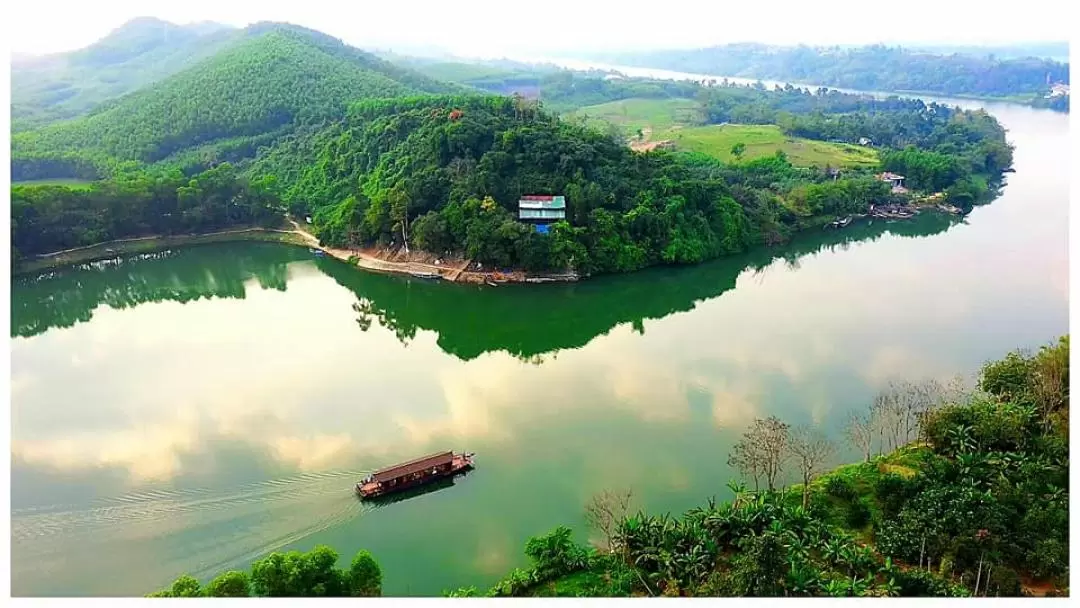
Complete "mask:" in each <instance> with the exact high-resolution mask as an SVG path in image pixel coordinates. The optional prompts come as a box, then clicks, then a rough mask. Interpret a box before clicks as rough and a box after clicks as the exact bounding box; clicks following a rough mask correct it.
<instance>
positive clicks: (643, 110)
mask: <svg viewBox="0 0 1080 608" xmlns="http://www.w3.org/2000/svg"><path fill="white" fill-rule="evenodd" d="M567 116H582V117H585V119H586V121H587V122H599V121H603V122H609V123H612V124H616V125H619V126H620V127H623V128H624V129H626V131H627V134H628V135H634V134H636V132H637V130H638V129H642V130H645V129H652V130H653V131H656V130H660V129H671V128H673V127H679V126H689V125H700V124H704V123H705V119H704V116H703V114H702V112H701V104H699V103H698V102H696V101H694V100H693V99H642V98H636V97H635V98H632V99H622V100H619V101H611V102H608V103H601V104H597V105H595V106H585V107H584V108H581V109H579V110H575V111H573V112H569V113H567Z"/></svg>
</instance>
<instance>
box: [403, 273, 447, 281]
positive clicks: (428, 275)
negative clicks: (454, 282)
mask: <svg viewBox="0 0 1080 608" xmlns="http://www.w3.org/2000/svg"><path fill="white" fill-rule="evenodd" d="M409 274H410V275H411V276H413V277H415V278H417V279H441V278H442V275H441V274H439V273H437V272H410V273H409Z"/></svg>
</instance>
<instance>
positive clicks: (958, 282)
mask: <svg viewBox="0 0 1080 608" xmlns="http://www.w3.org/2000/svg"><path fill="white" fill-rule="evenodd" d="M960 103H962V104H963V105H965V106H969V107H970V106H972V105H975V104H974V103H973V102H960ZM981 105H984V106H985V107H987V108H988V109H989V110H990V111H991V112H993V113H994V114H995V115H996V116H997V117H998V118H999V120H1001V121H1002V123H1003V124H1004V125H1005V126H1006V127H1007V128H1008V129H1009V137H1010V139H1011V140H1012V141H1013V142H1014V143H1015V144H1016V161H1015V168H1016V173H1014V174H1011V175H1009V176H1008V184H1007V186H1006V187H1005V188H1004V191H1003V195H1002V196H1001V197H1000V198H998V199H997V200H995V201H994V202H992V203H991V204H989V205H986V206H983V207H979V208H977V209H976V210H975V211H974V212H972V213H971V214H970V215H969V216H968V217H967V218H965V219H964V220H963V221H957V220H956V219H954V218H951V217H945V216H923V217H919V218H917V219H916V220H914V221H912V222H906V223H905V222H900V223H889V224H885V223H881V222H877V223H874V224H866V223H863V224H856V225H853V226H851V227H849V228H848V229H846V230H842V231H837V232H824V231H822V232H818V231H811V232H809V233H807V234H804V235H802V236H800V237H799V238H797V239H796V240H795V241H794V242H792V243H791V244H789V245H788V246H786V247H784V248H780V249H773V250H767V251H756V252H753V253H751V254H748V255H745V256H739V257H734V258H729V259H724V260H719V261H715V262H712V263H708V264H703V265H700V266H696V267H690V268H679V269H654V270H649V271H646V272H642V273H638V274H634V275H629V276H617V277H604V278H598V279H595V280H591V281H587V282H583V283H580V284H576V285H551V286H548V285H542V286H501V287H498V288H489V287H471V286H460V285H452V284H447V285H443V284H432V283H426V282H423V281H417V280H413V279H405V278H398V277H388V276H380V275H374V274H366V273H364V272H360V271H357V270H354V269H351V268H349V267H347V266H346V265H345V264H343V263H341V262H338V261H336V260H330V259H321V258H313V257H312V256H311V255H310V254H309V253H308V252H307V251H306V250H305V249H300V248H292V247H288V246H284V245H273V244H254V243H249V244H228V245H213V246H205V247H196V248H190V249H184V250H177V251H171V252H166V253H163V254H158V255H153V256H142V257H137V258H130V259H124V260H119V261H113V262H109V263H100V264H94V265H90V266H86V267H82V268H77V269H68V270H64V271H59V272H54V273H49V274H45V275H42V276H39V277H33V278H21V279H19V280H16V281H14V282H13V285H12V290H13V292H12V376H11V386H12V471H11V473H12V476H11V480H12V495H11V496H12V505H11V506H12V520H11V540H12V552H11V555H12V570H11V573H12V591H13V593H14V594H15V595H141V594H144V593H147V592H149V591H153V590H155V589H157V588H159V587H162V586H165V585H167V584H169V583H170V582H171V581H172V580H173V579H174V578H175V577H176V576H178V575H180V574H182V573H185V572H186V573H190V574H193V575H195V576H197V577H200V578H203V579H205V578H208V577H210V576H211V575H213V574H214V573H217V572H220V571H223V570H225V569H229V568H244V567H247V566H248V565H249V564H250V563H251V561H252V560H254V559H257V558H258V557H260V556H262V555H265V554H266V553H268V552H270V551H273V550H289V549H301V550H307V549H309V548H311V547H312V546H314V545H315V544H319V543H325V544H329V545H331V546H332V547H334V548H335V549H337V550H338V551H339V552H341V553H342V556H343V558H342V559H343V563H344V562H345V561H346V560H347V559H349V558H351V556H352V554H353V553H354V552H356V551H357V550H359V549H361V548H364V549H368V550H370V551H372V552H373V553H374V554H375V556H376V558H377V559H378V560H379V562H380V563H381V565H382V567H383V572H384V592H385V593H386V594H387V595H437V594H439V593H440V592H441V591H442V590H444V589H448V588H452V587H456V586H463V585H477V586H486V585H490V584H491V583H492V582H494V581H495V580H496V579H497V578H499V577H500V576H502V575H504V574H505V573H507V572H508V571H509V570H510V569H511V568H513V567H515V566H519V565H524V564H525V562H526V558H525V557H524V555H523V545H524V542H525V540H526V539H527V538H528V537H530V536H532V535H536V534H540V533H544V532H547V531H549V530H551V529H552V528H553V527H555V526H557V525H560V524H567V525H570V526H572V527H574V528H575V531H576V532H577V534H578V537H579V540H584V539H585V538H587V534H586V531H585V526H584V522H583V516H582V506H583V504H584V502H585V501H586V500H587V499H588V497H589V496H590V495H592V494H593V493H595V492H597V491H599V490H602V489H605V488H617V487H631V488H633V490H634V493H635V497H636V505H637V506H639V507H644V508H647V509H650V510H655V511H661V510H671V511H673V512H681V511H683V510H685V509H687V508H690V507H693V506H697V505H699V504H702V503H703V502H704V501H705V500H706V498H708V497H709V496H714V495H715V496H716V497H718V498H720V499H724V498H726V497H727V490H726V488H725V487H724V484H725V482H726V481H727V480H728V479H729V478H730V477H732V471H730V470H729V468H728V467H727V465H726V460H727V453H728V450H729V449H730V447H731V445H732V444H733V442H734V441H735V440H736V438H737V436H738V435H739V433H740V432H741V431H742V430H743V429H744V427H745V426H746V425H747V424H748V423H749V422H750V421H751V420H752V419H753V418H754V417H759V416H767V415H771V414H775V415H777V416H780V417H781V418H783V419H784V420H786V421H788V422H790V423H792V424H816V425H819V426H820V427H821V428H822V429H824V430H826V431H827V432H829V433H830V434H832V435H833V436H834V437H836V438H837V439H839V437H840V432H839V430H840V428H841V426H842V424H843V421H844V419H845V417H846V415H847V413H848V412H849V411H851V410H852V409H854V408H862V407H866V406H867V405H868V403H869V402H870V400H871V399H872V397H873V395H874V393H875V392H876V391H877V390H879V389H880V388H882V387H883V386H884V385H885V384H886V383H887V382H889V381H890V380H893V379H910V380H918V379H921V378H927V377H937V378H939V379H942V380H947V379H949V378H951V377H953V376H955V375H957V374H966V375H970V374H972V373H974V372H975V371H976V370H977V369H978V368H979V366H980V365H981V364H982V363H983V362H984V361H986V360H988V359H991V358H995V357H998V356H1001V355H1003V354H1004V353H1006V352H1007V351H1009V350H1011V349H1013V348H1016V347H1026V348H1036V347H1038V346H1039V345H1041V344H1044V343H1047V342H1049V341H1050V340H1052V339H1054V338H1055V337H1056V336H1058V335H1060V334H1062V333H1065V332H1067V331H1068V278H1067V277H1068V274H1067V269H1068V262H1067V259H1068V258H1067V251H1068V247H1067V234H1068V233H1067V230H1068V229H1067V219H1068V189H1069V182H1068V179H1069V178H1068V154H1069V152H1068V117H1067V116H1066V115H1063V114H1056V113H1053V112H1049V111H1043V110H1035V109H1030V108H1025V107H1020V106H1014V105H1005V104H981ZM444 449H455V450H469V451H475V452H476V453H477V461H478V462H477V469H476V470H475V471H474V472H473V473H471V474H470V475H468V476H466V477H464V478H458V479H457V480H456V482H455V483H454V484H453V485H452V486H450V487H443V488H439V489H437V490H436V491H433V492H429V493H426V494H423V495H420V496H415V497H411V498H409V499H408V500H403V501H400V502H396V503H393V504H388V505H384V506H377V507H370V506H367V505H362V504H361V503H359V502H358V501H357V500H356V498H355V497H354V495H353V494H352V485H353V484H354V483H355V481H356V480H357V479H359V478H360V477H361V476H363V475H364V473H365V472H367V471H370V470H372V469H374V468H377V467H380V466H383V465H386V464H391V463H393V462H396V461H399V460H404V459H408V458H412V457H415V456H418V455H422V454H425V453H428V452H433V451H439V450H444ZM847 455H850V451H849V452H848V453H847Z"/></svg>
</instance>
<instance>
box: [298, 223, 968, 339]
mask: <svg viewBox="0 0 1080 608" xmlns="http://www.w3.org/2000/svg"><path fill="white" fill-rule="evenodd" d="M956 221H957V220H956V219H955V218H953V217H952V216H945V215H939V214H924V215H922V216H919V217H917V218H916V219H914V220H911V221H906V222H895V223H889V224H885V223H883V222H880V221H878V222H875V223H874V224H872V225H871V224H867V223H859V224H853V225H852V226H849V227H848V228H846V229H843V230H839V231H817V230H810V231H808V232H807V233H806V234H803V235H800V236H799V237H798V238H796V239H795V240H794V241H793V242H792V243H790V244H788V245H787V246H785V247H783V248H777V249H762V250H757V251H754V252H752V253H749V254H746V255H741V256H734V257H731V258H726V259H722V260H717V261H714V262H710V263H706V264H702V265H698V266H690V267H681V268H661V269H651V270H646V271H642V272H638V273H634V274H628V275H616V276H608V277H600V278H597V279H593V280H589V281H584V282H581V283H576V284H567V285H528V286H525V285H506V286H501V287H498V288H494V289H492V288H484V289H477V288H475V287H468V286H461V285H444V284H438V283H430V282H426V281H414V280H410V279H404V278H400V277H388V276H380V275H371V274H365V273H358V272H356V271H355V270H353V269H352V268H350V267H348V266H346V265H344V264H341V263H340V262H337V261H335V260H331V259H320V260H318V262H317V263H318V265H319V267H320V268H321V269H322V270H323V272H325V273H326V274H328V275H330V276H331V277H333V278H334V280H336V281H337V282H338V283H340V284H341V285H343V286H345V287H348V288H349V289H350V290H352V291H353V292H355V293H356V294H357V296H358V297H359V301H358V302H357V303H356V304H355V305H354V309H355V310H356V312H357V314H358V319H357V322H358V324H359V325H360V327H361V328H363V329H366V328H367V327H369V326H370V324H371V321H372V318H376V319H378V321H379V323H380V324H382V325H383V326H385V327H387V328H389V329H391V330H392V331H394V332H395V333H396V334H397V336H398V338H399V339H401V340H402V341H403V342H404V341H407V340H408V339H410V338H412V337H413V336H414V335H415V334H416V331H417V330H418V329H423V330H429V331H434V332H436V333H437V334H438V335H439V337H438V344H439V346H440V347H441V348H442V349H443V350H444V351H446V352H447V353H450V354H453V355H455V356H457V357H460V358H462V359H466V360H468V359H472V358H474V357H477V356H479V355H481V354H483V353H485V352H488V351H495V350H505V351H508V352H510V353H511V354H513V355H515V356H518V357H521V358H526V359H529V358H533V357H536V356H538V355H542V354H544V353H550V352H554V351H558V350H562V349H567V348H578V347H581V346H584V345H585V344H587V343H588V342H589V341H591V340H592V339H593V338H595V337H596V336H598V335H600V334H603V333H606V332H607V331H609V330H611V328H613V327H615V326H616V325H619V324H621V323H632V324H633V325H634V327H635V328H636V329H637V330H638V331H643V328H642V325H641V322H642V321H643V320H644V319H658V318H662V317H665V316H667V315H670V314H672V313H674V312H679V311H687V310H691V309H693V308H694V305H695V303H696V302H698V301H700V300H705V299H708V298H713V297H716V296H718V295H720V294H722V293H724V292H725V291H728V290H729V289H732V288H733V287H735V281H736V279H737V278H738V277H739V275H740V274H741V273H742V272H743V271H744V270H746V269H755V270H756V269H762V268H764V267H766V266H767V265H769V264H770V263H772V262H773V261H774V260H776V259H784V260H787V261H788V262H789V263H792V264H794V263H797V260H798V259H799V258H801V257H803V256H806V255H810V254H813V253H817V252H819V251H822V250H826V249H833V248H836V247H846V246H847V245H848V244H850V243H853V242H858V241H867V240H874V239H877V238H879V237H880V236H882V235H883V234H885V233H892V234H895V235H898V236H903V237H922V236H929V235H932V234H937V233H941V232H944V231H945V230H947V229H948V228H949V227H950V226H952V225H953V224H954V223H956Z"/></svg>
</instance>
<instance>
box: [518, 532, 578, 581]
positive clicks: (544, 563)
mask: <svg viewBox="0 0 1080 608" xmlns="http://www.w3.org/2000/svg"><path fill="white" fill-rule="evenodd" d="M570 535H571V531H570V528H567V527H566V526H559V527H558V528H555V530H553V531H552V532H550V533H549V534H545V535H543V536H534V537H533V538H530V539H529V540H528V542H526V543H525V555H528V556H529V557H530V558H531V559H532V560H533V567H534V569H535V571H536V576H537V579H538V580H540V581H547V580H551V579H553V578H556V577H559V576H562V575H564V574H570V573H571V572H576V571H578V570H582V569H584V568H586V567H588V565H589V552H588V551H586V550H585V548H584V547H581V546H578V545H577V544H575V543H574V541H573V540H572V539H571V538H570Z"/></svg>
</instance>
